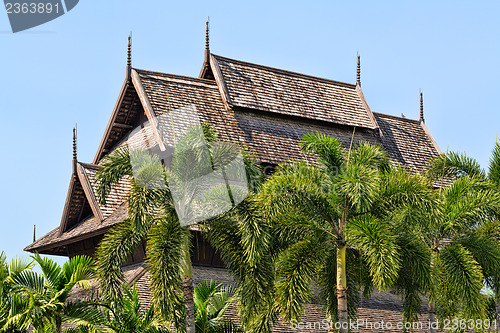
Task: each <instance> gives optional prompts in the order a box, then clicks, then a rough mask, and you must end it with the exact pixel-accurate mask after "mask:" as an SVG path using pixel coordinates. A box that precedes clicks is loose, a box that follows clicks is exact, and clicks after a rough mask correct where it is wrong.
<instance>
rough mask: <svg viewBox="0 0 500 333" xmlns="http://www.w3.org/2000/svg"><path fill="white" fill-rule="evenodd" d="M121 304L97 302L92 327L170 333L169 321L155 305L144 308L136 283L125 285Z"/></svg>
mask: <svg viewBox="0 0 500 333" xmlns="http://www.w3.org/2000/svg"><path fill="white" fill-rule="evenodd" d="M120 300H121V302H120V303H119V304H113V303H112V302H111V303H100V302H96V303H93V304H92V305H93V306H95V305H97V306H98V307H100V308H98V309H97V313H94V320H93V324H94V325H92V327H95V328H96V329H97V330H98V329H99V328H101V330H102V329H103V328H106V331H109V332H116V333H168V332H170V330H169V329H167V323H166V322H164V321H162V320H161V319H160V317H159V316H158V315H157V314H156V313H155V311H154V308H153V307H151V306H150V307H148V308H144V307H143V306H142V304H141V302H140V300H139V293H138V291H137V288H136V286H135V284H134V285H133V286H132V287H128V286H127V285H124V286H123V294H122V297H121V299H120Z"/></svg>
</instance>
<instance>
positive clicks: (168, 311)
mask: <svg viewBox="0 0 500 333" xmlns="http://www.w3.org/2000/svg"><path fill="white" fill-rule="evenodd" d="M200 133H202V135H200ZM239 154H240V149H239V148H237V147H236V146H234V145H229V144H226V143H223V142H220V141H218V140H217V135H216V133H215V131H214V130H213V129H212V127H210V126H207V125H202V126H201V127H197V126H194V127H192V128H190V129H188V130H187V132H186V134H185V135H184V136H183V137H182V138H180V139H179V141H178V142H176V143H175V152H174V154H173V155H172V159H171V161H170V162H169V163H168V167H165V166H164V165H163V164H162V163H160V160H159V158H158V156H156V155H155V154H152V153H148V152H145V151H142V150H138V149H129V148H128V147H124V148H121V149H118V150H116V151H114V152H113V153H111V154H110V155H107V156H106V157H105V158H104V160H103V162H102V165H103V168H102V169H100V170H99V171H98V173H97V181H98V183H99V186H98V190H97V191H98V195H99V199H100V201H101V203H105V202H106V198H107V196H108V194H109V192H110V190H111V188H112V186H113V185H114V184H116V183H117V182H118V181H119V180H120V179H122V178H123V177H129V178H130V182H131V190H130V192H129V194H128V197H127V198H128V207H129V208H128V209H129V212H128V218H127V219H126V220H125V221H123V222H122V223H120V224H118V225H117V226H116V227H114V228H113V229H112V230H111V231H110V232H108V233H107V234H106V236H105V237H104V239H103V241H102V242H101V244H100V246H99V248H98V250H97V258H98V260H97V263H98V265H97V267H98V275H99V278H100V280H101V285H102V286H103V288H104V291H105V293H106V295H107V296H108V297H110V298H111V299H114V300H119V295H120V293H121V286H122V284H123V282H124V276H123V273H122V271H121V266H122V265H123V264H125V262H126V260H127V259H128V257H129V255H131V254H132V253H133V252H134V251H135V249H136V248H137V246H138V245H139V244H141V243H142V242H143V241H145V240H147V244H146V248H147V262H148V269H149V272H150V284H151V290H152V299H153V304H154V306H155V307H156V309H158V310H159V311H160V313H161V314H162V315H163V317H164V319H165V320H173V322H174V326H175V327H176V328H177V329H178V330H186V332H188V333H194V332H195V308H194V303H195V302H194V298H193V281H192V264H191V254H190V248H191V233H190V229H189V227H188V226H185V225H182V224H181V222H182V221H181V218H182V219H183V221H184V219H187V220H190V219H191V220H194V219H196V218H199V216H193V215H190V214H196V213H198V212H200V211H201V212H203V209H202V208H203V200H204V196H205V193H206V191H207V187H210V186H208V185H209V184H207V183H205V182H204V181H203V179H207V177H204V176H206V175H207V173H215V174H217V175H219V179H227V174H228V172H230V170H228V168H226V166H227V165H228V162H229V161H232V160H234V159H235V158H237V157H238V156H239ZM243 161H244V163H245V170H243V173H244V175H243V177H245V178H248V179H256V178H259V175H260V167H259V166H258V165H257V164H256V163H255V162H254V161H253V160H252V159H251V157H250V156H249V155H248V154H245V153H244V154H243ZM207 162H208V163H209V164H208V167H207ZM208 178H209V177H208ZM195 179H197V180H198V181H193V180H195ZM174 183H176V184H182V186H173V185H172V184H174ZM211 185H213V184H211ZM221 187H222V188H224V190H225V192H226V197H227V193H229V196H230V198H231V202H230V203H229V206H231V203H234V202H235V201H234V198H235V195H237V193H238V191H237V187H236V186H233V185H230V184H228V183H227V182H226V183H225V184H221ZM174 195H175V196H176V200H174V198H173V196H174ZM226 204H227V200H226ZM222 206H224V205H222ZM229 208H230V207H229ZM179 212H181V218H179ZM220 212H221V211H218V212H216V213H220ZM211 216H213V214H212V215H211ZM201 222H203V220H202V221H201Z"/></svg>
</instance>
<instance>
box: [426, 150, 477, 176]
mask: <svg viewBox="0 0 500 333" xmlns="http://www.w3.org/2000/svg"><path fill="white" fill-rule="evenodd" d="M426 172H427V174H428V176H429V177H430V178H431V179H442V178H460V177H463V176H470V177H480V178H485V173H484V171H483V170H482V169H481V166H480V165H479V163H478V162H477V161H476V160H475V159H473V158H471V157H469V156H467V155H466V154H460V153H456V152H447V153H446V154H441V155H439V156H437V157H435V158H433V159H432V160H431V161H430V162H429V163H428V165H427V170H426Z"/></svg>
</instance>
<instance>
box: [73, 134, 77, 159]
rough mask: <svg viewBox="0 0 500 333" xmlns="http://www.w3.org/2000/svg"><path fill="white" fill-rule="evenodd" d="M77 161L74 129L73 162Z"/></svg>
mask: <svg viewBox="0 0 500 333" xmlns="http://www.w3.org/2000/svg"><path fill="white" fill-rule="evenodd" d="M76 159H77V158H76V127H73V160H75V161H76Z"/></svg>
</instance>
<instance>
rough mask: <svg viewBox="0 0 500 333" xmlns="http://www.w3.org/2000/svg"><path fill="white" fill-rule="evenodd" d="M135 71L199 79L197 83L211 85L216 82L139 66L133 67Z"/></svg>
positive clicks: (214, 84) (193, 79)
mask: <svg viewBox="0 0 500 333" xmlns="http://www.w3.org/2000/svg"><path fill="white" fill-rule="evenodd" d="M134 70H135V71H139V72H146V73H152V74H159V75H165V76H173V77H176V78H179V79H189V80H192V81H199V83H205V84H210V85H213V86H216V85H217V83H216V82H215V81H214V80H208V79H203V78H199V77H194V76H187V75H181V74H172V73H165V72H158V71H150V70H148V69H140V68H134Z"/></svg>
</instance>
